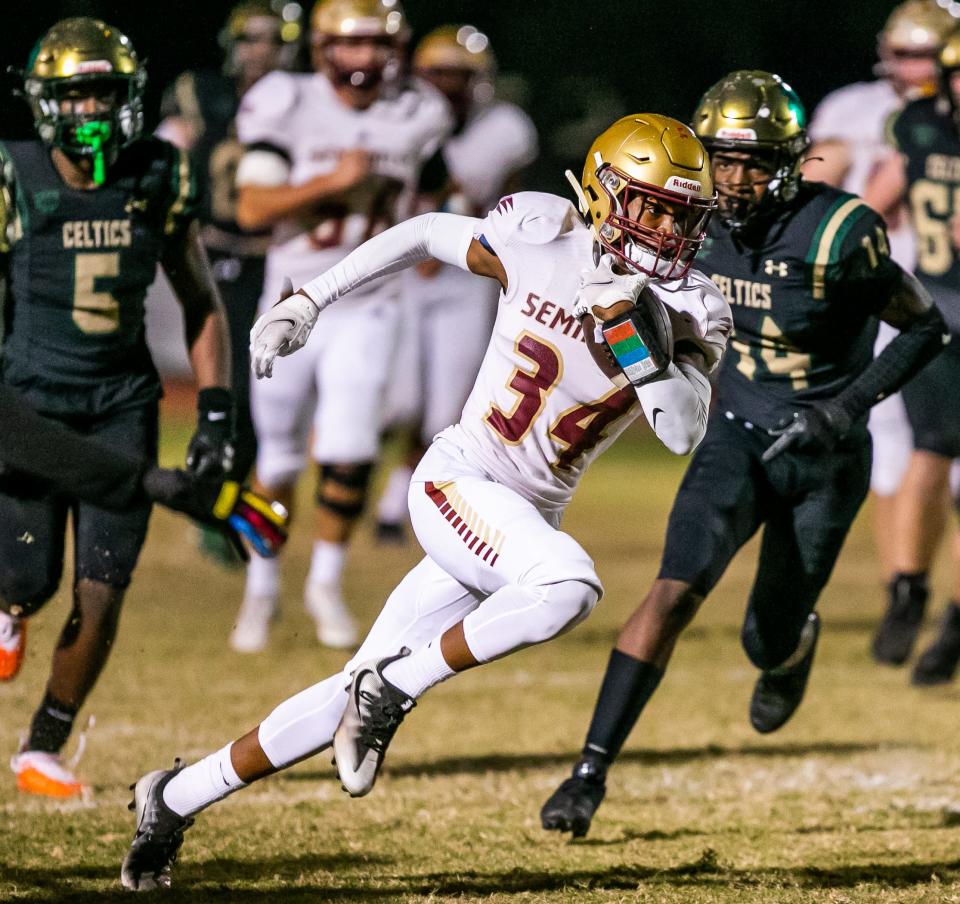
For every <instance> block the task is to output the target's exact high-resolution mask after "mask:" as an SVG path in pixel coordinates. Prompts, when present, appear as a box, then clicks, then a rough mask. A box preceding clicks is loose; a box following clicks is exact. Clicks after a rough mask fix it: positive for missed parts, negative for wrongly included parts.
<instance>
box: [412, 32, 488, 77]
mask: <svg viewBox="0 0 960 904" xmlns="http://www.w3.org/2000/svg"><path fill="white" fill-rule="evenodd" d="M493 65H494V62H493V52H492V51H491V50H490V39H489V38H488V37H487V36H486V35H485V34H484V33H483V32H482V31H477V29H476V28H474V27H473V26H472V25H441V26H440V27H439V28H435V29H434V30H433V31H431V32H430V33H429V34H428V35H427V36H426V37H425V38H424V39H423V40H422V41H421V42H420V43H419V44H417V48H416V50H414V52H413V68H414V69H416V70H426V69H461V70H464V71H467V72H472V73H474V74H475V75H485V76H489V74H490V72H491V70H492V69H493Z"/></svg>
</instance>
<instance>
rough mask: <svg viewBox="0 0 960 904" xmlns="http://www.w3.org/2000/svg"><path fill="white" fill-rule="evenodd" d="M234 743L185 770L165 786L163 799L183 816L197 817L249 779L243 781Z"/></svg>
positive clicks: (175, 811)
mask: <svg viewBox="0 0 960 904" xmlns="http://www.w3.org/2000/svg"><path fill="white" fill-rule="evenodd" d="M232 746H233V744H232V743H230V744H227V746H226V747H223V748H222V749H220V750H218V751H217V752H216V753H211V754H210V755H209V756H205V757H204V758H203V759H202V760H200V761H199V762H197V763H194V764H193V765H192V766H187V767H186V769H181V770H180V771H179V772H178V773H177V774H176V775H175V776H174V777H173V778H172V779H170V781H169V782H168V783H167V786H166V787H165V788H164V789H163V802H164V803H165V804H166V805H167V806H168V807H169V808H170V809H171V810H173V812H174V813H178V814H179V815H180V816H193V814H194V813H199V812H200V811H201V810H203V809H205V808H206V807H209V806H210V804H212V803H214V802H216V801H218V800H223V798H225V797H227V796H228V795H230V794H233V792H234V791H236V790H237V789H239V788H243V787H244V786H245V785H246V782H242V781H240V776H238V775H237V770H236V769H234V768H233V763H232V762H231V761H230V748H231V747H232Z"/></svg>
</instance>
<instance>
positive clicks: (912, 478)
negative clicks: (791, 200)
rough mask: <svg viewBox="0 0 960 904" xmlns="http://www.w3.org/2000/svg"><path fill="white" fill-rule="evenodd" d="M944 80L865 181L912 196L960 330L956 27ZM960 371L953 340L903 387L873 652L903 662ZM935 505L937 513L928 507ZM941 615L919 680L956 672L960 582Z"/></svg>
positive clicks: (917, 225) (942, 488)
mask: <svg viewBox="0 0 960 904" xmlns="http://www.w3.org/2000/svg"><path fill="white" fill-rule="evenodd" d="M938 70H939V89H938V91H937V93H936V94H935V95H934V96H933V97H926V98H921V99H918V100H915V101H912V102H911V103H909V104H907V105H906V106H905V107H904V108H903V110H901V111H900V113H898V114H897V115H896V116H895V117H894V118H893V119H892V120H891V122H890V124H889V126H888V130H887V131H888V136H889V139H890V142H891V144H892V145H893V147H894V148H895V150H896V151H897V152H898V153H896V154H894V155H892V156H891V157H889V158H888V159H887V161H886V162H885V163H884V165H883V166H882V167H881V168H880V169H879V170H878V171H877V172H876V174H875V175H874V176H873V178H872V179H871V180H870V183H869V185H868V187H867V191H866V194H865V196H864V200H866V201H868V202H869V203H870V204H872V205H873V206H874V207H875V208H876V209H877V210H879V211H881V212H887V211H890V210H896V209H897V208H898V207H899V206H900V205H901V204H902V203H903V201H904V199H906V200H907V201H908V203H909V211H910V217H911V222H912V225H913V228H914V230H915V232H916V236H917V263H916V270H915V272H916V274H917V277H918V279H919V280H920V282H921V283H922V284H923V286H924V288H925V289H927V290H928V291H929V292H930V294H931V295H932V296H933V298H934V301H935V302H936V303H937V306H938V307H939V308H940V310H941V311H942V312H943V314H944V317H945V318H946V320H947V324H948V326H949V328H950V332H951V333H952V334H953V335H954V336H956V335H957V333H958V332H960V228H958V223H960V207H958V201H957V192H956V185H957V183H958V182H960V113H958V109H960V74H958V73H960V31H954V32H952V33H951V34H950V35H948V36H947V38H946V41H945V43H944V46H943V48H942V49H941V51H940V54H939V65H938ZM958 379H960V342H957V341H956V340H955V341H954V342H953V343H951V345H950V347H949V348H947V349H946V351H945V352H944V354H943V355H941V356H940V357H939V358H938V359H937V360H936V361H935V362H934V363H933V364H931V365H930V366H929V367H927V368H925V369H924V371H923V372H922V373H921V374H920V375H919V376H918V377H917V379H916V380H913V381H912V382H911V383H910V384H909V385H908V386H906V387H905V388H904V390H903V400H904V404H905V406H906V411H907V417H908V418H909V420H910V426H911V428H912V430H913V448H914V452H913V455H912V456H911V458H910V464H909V466H908V468H907V472H906V475H905V476H904V483H903V489H902V491H901V496H900V499H899V500H898V506H897V535H898V540H899V543H898V546H899V548H898V550H897V556H898V557H897V560H896V562H895V566H896V572H897V574H896V575H895V578H894V581H895V582H896V583H897V584H898V585H900V587H901V588H902V589H901V592H899V593H897V594H895V595H893V596H892V597H891V600H890V604H889V606H888V608H887V611H886V614H885V615H884V619H883V621H882V622H881V624H880V627H879V628H878V630H877V633H876V636H875V637H874V640H873V653H874V656H875V657H876V658H877V659H878V660H880V661H881V662H887V663H890V664H892V665H901V664H902V663H904V662H906V660H907V659H908V658H909V656H910V653H911V651H912V649H913V645H914V642H915V640H916V637H917V634H918V632H919V630H920V626H921V624H922V622H923V616H924V611H925V608H926V603H927V597H928V591H927V575H928V572H929V570H930V565H931V563H932V559H933V555H934V553H935V551H936V545H937V544H936V540H937V539H938V537H939V533H940V527H941V525H940V521H939V519H938V518H937V517H936V515H935V514H933V513H936V512H937V511H938V510H939V509H940V508H941V507H942V504H943V500H944V499H946V498H948V496H949V492H950V488H949V478H950V466H951V462H952V460H953V459H954V458H956V457H958V456H960V408H958V406H956V405H952V404H945V400H949V399H951V398H952V393H953V392H954V388H955V386H956V385H957V380H958ZM931 515H933V517H931ZM955 593H956V594H957V595H956V596H955V598H954V600H953V602H951V603H950V604H949V605H948V606H947V611H946V613H945V615H944V619H943V623H942V626H941V629H940V634H939V636H938V637H937V639H936V640H935V641H934V643H933V645H932V646H931V647H929V648H928V649H927V650H926V651H925V652H924V654H923V655H922V656H921V657H920V659H919V660H918V661H917V663H916V665H915V667H914V670H913V675H912V679H913V682H914V683H915V684H938V683H942V682H946V681H950V680H952V678H953V676H954V673H955V672H956V669H957V665H958V663H960V587H957V588H955Z"/></svg>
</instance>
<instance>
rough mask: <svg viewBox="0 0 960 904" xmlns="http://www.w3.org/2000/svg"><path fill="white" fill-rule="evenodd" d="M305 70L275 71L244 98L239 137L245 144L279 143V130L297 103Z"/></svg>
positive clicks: (240, 109) (238, 121) (242, 99)
mask: <svg viewBox="0 0 960 904" xmlns="http://www.w3.org/2000/svg"><path fill="white" fill-rule="evenodd" d="M309 77H310V76H305V75H304V74H301V73H296V72H284V71H281V70H274V71H273V72H270V73H268V74H267V75H265V76H264V77H263V78H262V79H260V80H259V81H258V82H257V83H256V84H255V85H254V86H253V87H252V88H251V89H250V90H249V91H247V93H246V94H244V95H243V97H242V98H241V100H240V107H239V108H238V110H237V119H236V125H237V137H238V138H239V139H240V141H241V143H243V144H255V143H256V142H260V141H267V142H270V143H282V142H278V139H279V138H280V137H281V136H280V135H278V134H277V133H278V129H281V128H282V125H283V123H284V120H285V118H286V117H287V116H289V114H290V113H291V112H292V111H293V109H294V108H295V107H296V106H297V103H298V101H299V98H300V87H301V81H302V80H303V79H304V78H309Z"/></svg>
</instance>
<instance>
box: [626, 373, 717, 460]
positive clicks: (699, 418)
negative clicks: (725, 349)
mask: <svg viewBox="0 0 960 904" xmlns="http://www.w3.org/2000/svg"><path fill="white" fill-rule="evenodd" d="M637 396H638V398H639V399H640V405H641V406H642V407H643V413H644V414H645V415H646V418H647V421H648V422H649V423H650V426H651V427H653V431H654V433H656V434H657V437H658V438H659V440H660V442H662V443H663V444H664V445H665V446H666V447H667V448H668V449H669V450H670V451H671V452H673V453H674V454H676V455H689V454H690V453H691V452H692V451H693V450H694V449H696V447H697V446H698V445H699V444H700V440H702V439H703V435H704V434H705V433H706V432H707V413H708V412H709V410H710V381H709V380H708V379H707V378H706V377H705V376H704V375H703V374H702V373H701V372H700V371H699V370H697V368H696V367H694V366H693V365H692V364H689V363H687V362H686V361H679V362H676V363H671V364H670V366H669V367H668V368H667V369H666V370H665V371H664V373H663V375H662V376H661V377H660V378H659V379H657V380H652V381H651V382H649V383H644V384H643V386H638V387H637Z"/></svg>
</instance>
